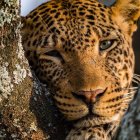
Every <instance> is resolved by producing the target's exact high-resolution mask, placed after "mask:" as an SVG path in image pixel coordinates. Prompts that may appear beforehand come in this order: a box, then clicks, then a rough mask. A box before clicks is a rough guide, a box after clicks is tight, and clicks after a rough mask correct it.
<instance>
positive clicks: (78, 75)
mask: <svg viewBox="0 0 140 140" xmlns="http://www.w3.org/2000/svg"><path fill="white" fill-rule="evenodd" d="M130 1H133V0H128V2H121V1H120V0H118V1H117V3H116V4H114V5H113V6H112V7H106V6H105V5H103V4H101V3H99V2H98V1H97V0H52V1H50V2H47V3H44V4H42V5H41V6H39V7H38V8H36V9H35V10H34V11H32V12H31V13H30V14H29V15H28V16H27V17H26V18H25V21H24V22H25V24H24V27H23V46H24V49H25V52H26V56H27V58H28V60H29V62H30V64H31V66H32V67H33V69H34V70H35V72H36V74H37V76H38V77H39V79H40V80H41V81H42V82H44V83H47V84H48V85H49V86H50V87H51V88H52V89H53V90H54V91H55V92H54V95H53V98H54V100H55V103H56V106H57V107H58V108H59V110H60V112H62V114H63V115H64V116H65V117H66V119H68V120H78V119H81V118H84V117H87V118H88V116H90V117H97V118H98V117H105V118H108V117H111V118H112V117H114V116H116V115H118V118H117V119H120V117H121V116H122V114H123V112H124V111H125V110H126V109H127V107H128V104H129V102H130V100H131V99H132V97H133V95H134V92H131V94H130V90H129V88H130V87H131V83H132V78H133V73H134V53H133V49H132V46H131V42H132V39H131V37H132V34H133V32H134V31H135V29H136V25H135V22H134V21H136V20H137V19H138V17H139V11H136V10H135V12H133V13H135V14H133V15H132V14H131V17H130V18H129V16H130V13H128V15H127V14H126V13H124V12H125V11H123V8H124V5H125V4H129V3H130ZM134 5H135V6H137V5H138V6H139V5H140V2H139V1H138V2H137V3H134ZM130 7H131V6H130ZM126 11H127V10H126Z"/></svg>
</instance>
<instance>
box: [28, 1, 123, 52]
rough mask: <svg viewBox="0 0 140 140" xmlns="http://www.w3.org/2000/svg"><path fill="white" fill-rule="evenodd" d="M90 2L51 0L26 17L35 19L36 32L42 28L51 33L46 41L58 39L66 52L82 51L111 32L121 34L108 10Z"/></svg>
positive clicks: (97, 3)
mask: <svg viewBox="0 0 140 140" xmlns="http://www.w3.org/2000/svg"><path fill="white" fill-rule="evenodd" d="M93 1H94V0H93ZM93 1H92V0H91V1H83V0H79V1H70V2H69V1H60V2H59V1H58V2H57V1H50V2H49V4H43V5H41V6H40V7H39V8H38V9H37V11H36V10H35V11H33V12H32V13H31V14H30V16H29V18H31V19H32V20H33V22H34V27H32V28H35V29H36V30H37V31H36V35H38V33H39V32H42V30H43V32H46V33H47V34H49V35H50V34H53V36H52V38H53V39H52V38H49V39H51V40H48V42H54V43H53V44H52V45H54V44H55V45H56V43H57V41H58V40H59V41H60V42H61V43H62V45H61V46H62V47H63V49H64V50H65V51H66V52H73V51H79V50H85V49H86V48H88V47H90V46H94V43H95V41H96V40H99V39H101V38H104V37H107V36H109V35H110V34H111V33H112V32H114V34H115V33H116V32H117V33H118V34H119V33H120V34H121V32H120V29H119V28H118V27H117V25H115V24H114V23H113V21H112V19H111V10H110V9H109V8H107V7H106V6H104V5H103V4H101V3H99V2H98V1H94V2H93ZM40 20H41V21H40ZM43 27H45V28H46V29H45V31H44V28H43ZM45 39H48V38H45ZM90 44H91V45H90Z"/></svg>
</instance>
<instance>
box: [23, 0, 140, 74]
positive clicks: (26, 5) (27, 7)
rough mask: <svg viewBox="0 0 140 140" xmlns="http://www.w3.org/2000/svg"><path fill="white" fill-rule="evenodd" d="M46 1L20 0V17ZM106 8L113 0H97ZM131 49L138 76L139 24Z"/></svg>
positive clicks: (139, 67) (139, 69)
mask: <svg viewBox="0 0 140 140" xmlns="http://www.w3.org/2000/svg"><path fill="white" fill-rule="evenodd" d="M46 1H48V0H21V15H22V16H26V15H27V14H28V13H29V12H30V11H32V10H33V9H34V8H35V7H37V6H39V5H40V4H42V3H43V2H46ZM99 1H100V2H102V3H104V4H105V5H107V6H110V5H112V4H113V3H114V2H115V0H99ZM133 38H134V39H133V47H134V52H135V56H136V69H135V73H138V74H140V22H139V27H138V31H137V32H135V33H134V36H133Z"/></svg>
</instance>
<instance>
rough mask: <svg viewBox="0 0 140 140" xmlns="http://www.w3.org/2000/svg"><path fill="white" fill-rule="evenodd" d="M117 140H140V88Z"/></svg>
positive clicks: (124, 119) (123, 121)
mask: <svg viewBox="0 0 140 140" xmlns="http://www.w3.org/2000/svg"><path fill="white" fill-rule="evenodd" d="M116 140H140V88H139V90H138V92H137V94H136V96H135V97H134V100H133V102H132V103H131V104H130V107H129V109H128V112H127V113H126V114H125V116H124V118H123V120H122V123H121V127H120V129H119V131H118V134H117V138H116Z"/></svg>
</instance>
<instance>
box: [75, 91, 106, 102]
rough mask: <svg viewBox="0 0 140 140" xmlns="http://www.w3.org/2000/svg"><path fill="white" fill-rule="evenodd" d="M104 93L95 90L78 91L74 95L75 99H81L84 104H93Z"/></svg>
mask: <svg viewBox="0 0 140 140" xmlns="http://www.w3.org/2000/svg"><path fill="white" fill-rule="evenodd" d="M104 92H105V89H96V90H92V91H79V92H76V93H74V94H75V95H76V97H77V98H81V99H82V100H85V102H88V103H89V102H95V101H96V100H97V99H98V98H100V97H101V96H102V95H103V94H104Z"/></svg>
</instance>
